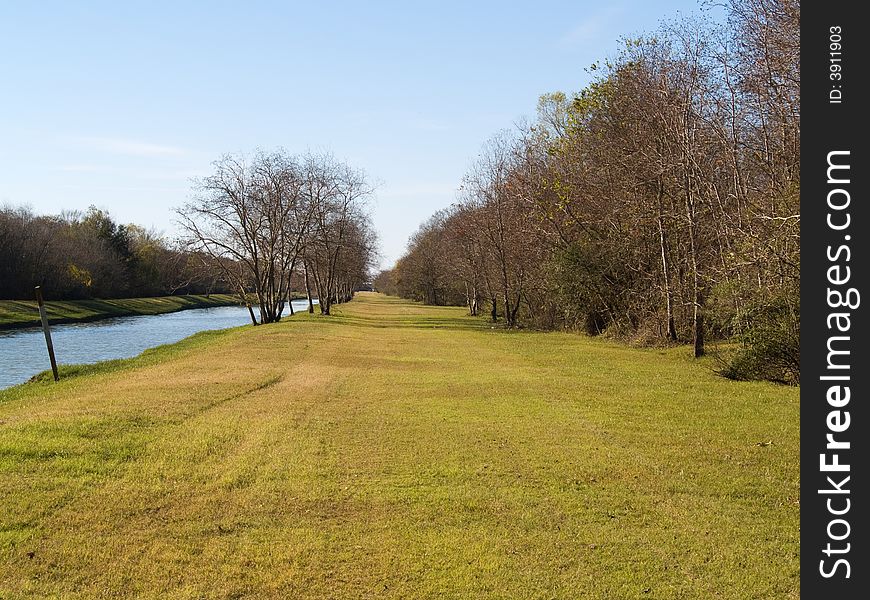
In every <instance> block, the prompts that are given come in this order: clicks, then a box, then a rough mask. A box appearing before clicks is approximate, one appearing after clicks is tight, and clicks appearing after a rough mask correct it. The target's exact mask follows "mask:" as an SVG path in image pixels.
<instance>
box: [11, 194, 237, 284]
mask: <svg viewBox="0 0 870 600" xmlns="http://www.w3.org/2000/svg"><path fill="white" fill-rule="evenodd" d="M210 267H212V265H209V262H208V260H207V257H205V256H202V255H197V254H196V253H191V252H189V251H187V250H186V249H185V248H184V247H183V245H182V244H180V243H178V242H173V241H171V240H168V239H166V238H165V237H163V236H161V235H159V234H157V233H155V232H153V231H149V230H147V229H144V228H142V227H139V226H137V225H133V224H128V225H124V224H119V223H117V222H116V221H115V220H114V219H113V218H112V217H111V215H110V214H109V213H108V212H106V211H104V210H100V209H98V208H96V207H93V206H92V207H90V208H89V209H88V210H87V211H86V212H84V213H82V212H65V213H62V214H60V215H36V214H34V213H33V211H32V210H30V209H28V208H25V207H10V206H5V207H0V299H4V300H14V299H24V298H33V289H34V287H35V286H41V287H42V288H43V292H44V294H45V296H46V298H49V299H54V300H61V299H63V300H66V299H85V298H127V297H144V296H168V295H173V294H207V293H211V292H226V291H228V288H227V286H226V285H225V284H224V283H223V282H222V281H221V279H220V277H219V276H218V275H217V273H216V272H215V270H214V268H210Z"/></svg>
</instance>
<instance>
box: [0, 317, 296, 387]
mask: <svg viewBox="0 0 870 600" xmlns="http://www.w3.org/2000/svg"><path fill="white" fill-rule="evenodd" d="M307 309H308V301H306V300H294V301H293V310H295V311H302V312H304V311H305V310H307ZM254 313H255V314H256V313H257V309H256V308H254ZM289 314H290V311H289V309H285V310H284V316H285V317H286V316H287V315H289ZM258 318H259V315H258ZM250 322H251V318H250V316H249V315H248V309H247V308H245V307H242V306H221V307H217V308H196V309H191V310H182V311H179V312H174V313H169V314H165V315H150V316H141V317H118V318H114V319H105V320H102V321H94V322H92V323H70V324H68V325H53V326H52V327H51V341H52V342H53V344H54V353H55V356H56V358H57V362H58V364H68V365H70V364H82V363H95V362H99V361H101V360H109V359H113V358H129V357H131V356H136V355H137V354H140V353H141V352H142V351H143V350H147V349H148V348H153V347H154V346H160V345H161V344H170V343H172V342H177V341H178V340H181V339H183V338H186V337H187V336H189V335H193V334H194V333H197V332H199V331H205V330H208V329H227V328H228V327H238V326H239V325H246V324H249V323H250ZM50 368H51V364H50V363H49V361H48V351H47V350H46V349H45V337H44V336H43V334H42V329H41V328H38V327H36V328H31V329H17V330H12V331H0V389H2V388H6V387H9V386H12V385H15V384H18V383H22V382H25V381H27V380H28V379H30V378H31V377H32V376H33V375H35V374H37V373H39V372H40V371H44V370H46V369H50Z"/></svg>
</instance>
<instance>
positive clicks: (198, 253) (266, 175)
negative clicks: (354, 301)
mask: <svg viewBox="0 0 870 600" xmlns="http://www.w3.org/2000/svg"><path fill="white" fill-rule="evenodd" d="M213 167H214V169H213V173H212V174H211V175H209V176H207V177H204V178H202V179H200V180H197V181H195V183H194V189H193V195H192V198H191V200H190V201H189V202H188V203H187V204H186V205H185V206H183V207H181V208H180V209H178V210H177V217H178V221H179V222H180V225H181V229H182V235H181V236H179V237H178V238H177V239H174V240H171V239H168V238H166V237H164V236H161V235H158V234H156V233H154V232H151V231H148V230H146V229H144V228H142V227H139V226H137V225H133V224H128V225H124V224H119V223H117V222H116V221H115V220H113V219H112V217H111V216H110V215H109V214H108V213H107V212H106V211H104V210H101V209H98V208H95V207H90V208H89V209H88V210H87V211H86V212H85V213H79V212H66V213H63V214H60V215H50V216H44V215H35V214H34V213H33V212H32V211H31V210H29V209H27V208H21V207H19V208H13V207H2V208H0V299H23V298H31V297H32V296H33V289H34V287H35V286H37V285H39V286H42V287H43V289H44V293H45V296H46V297H47V298H49V299H83V298H121V297H137V296H143V297H144V296H162V295H173V294H201V293H212V292H215V293H218V292H224V293H235V294H238V296H239V298H240V299H241V300H242V301H243V302H245V303H247V304H248V306H249V309H250V314H251V319H252V321H253V322H254V323H255V324H257V323H271V322H275V321H278V320H279V319H280V316H281V313H282V312H283V310H284V308H285V307H286V304H287V302H288V300H289V299H290V297H291V294H292V293H293V292H305V293H306V295H307V297H308V304H309V310H310V311H311V312H314V310H315V308H314V307H315V303H314V300H315V299H317V305H318V306H319V309H320V311H321V312H322V313H323V314H327V315H328V314H330V311H331V308H332V306H333V305H334V304H336V303H339V302H345V301H347V300H349V299H350V298H351V297H352V296H353V294H354V292H355V291H356V290H357V289H358V288H359V287H361V286H362V285H363V284H365V283H367V282H368V281H369V280H370V270H371V269H372V266H373V264H374V261H375V260H376V257H377V237H376V235H375V233H374V230H373V228H372V226H371V221H370V217H369V214H368V208H367V205H368V200H369V198H370V196H371V194H372V187H371V185H370V184H369V183H368V182H367V180H366V177H365V175H364V174H363V173H362V172H361V171H358V170H355V169H353V168H352V167H350V166H349V165H347V164H344V163H342V162H340V161H337V160H336V159H335V158H333V157H332V156H330V155H327V154H321V155H316V154H306V155H304V156H293V155H289V154H287V153H286V152H284V151H283V150H277V151H274V152H262V151H260V152H257V153H255V155H254V156H253V157H252V158H251V159H250V160H248V159H246V158H245V157H244V156H240V155H226V156H224V157H222V158H221V159H219V160H218V161H216V162H215V163H214V164H213ZM251 298H255V303H256V305H257V307H258V312H259V315H255V313H254V310H253V308H252V307H251V304H250V302H249V301H250V300H251ZM291 311H292V307H291Z"/></svg>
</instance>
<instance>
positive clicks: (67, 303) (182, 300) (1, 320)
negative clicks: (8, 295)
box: [0, 294, 239, 329]
mask: <svg viewBox="0 0 870 600" xmlns="http://www.w3.org/2000/svg"><path fill="white" fill-rule="evenodd" d="M234 304H239V299H238V298H237V297H236V296H233V295H231V294H211V295H210V296H196V295H188V296H162V297H159V298H119V299H116V300H99V299H92V300H51V301H48V302H46V303H45V313H46V316H47V317H48V321H49V323H51V324H57V323H76V322H84V321H98V320H100V319H107V318H110V317H129V316H131V315H160V314H163V313H170V312H176V311H179V310H186V309H189V308H209V307H212V306H232V305H234ZM39 324H40V321H39V309H38V308H37V306H36V301H35V300H33V301H31V300H0V329H19V328H22V327H36V326H38V325H39Z"/></svg>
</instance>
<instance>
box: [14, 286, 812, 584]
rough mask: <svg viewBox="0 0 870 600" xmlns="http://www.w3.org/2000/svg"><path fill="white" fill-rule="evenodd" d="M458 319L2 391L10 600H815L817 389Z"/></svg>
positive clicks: (269, 334)
mask: <svg viewBox="0 0 870 600" xmlns="http://www.w3.org/2000/svg"><path fill="white" fill-rule="evenodd" d="M685 353H686V351H685V349H676V350H673V349H672V350H666V351H661V350H637V349H631V348H626V347H623V346H619V345H615V344H609V343H606V342H603V341H600V340H595V339H589V338H586V337H583V336H579V335H571V334H562V333H536V332H524V331H520V332H508V331H504V330H501V329H493V328H491V327H490V325H489V324H487V323H485V322H483V321H481V320H477V319H472V318H470V317H465V316H464V315H463V310H462V309H458V308H436V307H424V306H421V305H416V304H410V303H406V302H403V301H399V300H396V299H391V298H386V297H384V296H379V295H374V294H360V295H358V297H357V299H355V300H354V301H353V302H351V303H349V304H346V305H343V306H341V307H338V310H337V315H336V316H333V317H319V316H309V315H307V314H301V315H297V316H296V317H293V318H292V319H289V320H287V321H285V322H282V323H279V324H276V325H269V326H261V327H256V328H255V327H246V328H239V329H235V330H230V331H227V332H223V333H219V334H215V333H210V334H205V335H199V336H194V337H193V338H190V339H188V340H186V341H184V342H181V343H180V344H177V345H175V346H170V347H165V348H161V349H158V350H155V351H151V352H149V353H146V354H145V355H143V356H142V357H141V358H138V359H133V360H131V361H129V362H126V363H123V364H121V365H118V364H114V365H113V366H112V367H111V369H109V370H108V371H107V372H103V373H100V372H92V373H87V372H86V373H85V374H83V375H81V376H78V377H73V378H70V379H68V380H66V381H62V382H61V383H60V384H53V383H49V382H45V383H34V384H27V385H24V386H19V387H17V388H14V389H12V390H9V391H7V392H5V393H2V394H0V506H2V507H3V510H2V513H0V597H4V598H19V597H21V598H23V597H35V596H39V597H45V596H49V597H51V596H54V597H82V598H84V597H97V596H99V597H123V596H134V595H135V596H140V597H143V598H260V597H263V598H269V597H272V598H436V597H437V598H571V599H573V598H616V599H620V598H664V599H670V598H705V599H706V598H746V599H758V598H765V599H767V598H798V597H799V556H798V555H799V503H798V490H799V454H798V446H799V440H798V438H799V427H798V411H799V401H798V390H796V389H792V388H786V387H778V386H774V385H770V384H765V383H739V382H733V381H728V380H725V379H722V378H720V377H717V376H716V375H714V374H713V373H712V372H711V371H710V370H709V369H708V368H707V367H705V366H703V365H699V364H697V363H695V362H693V361H691V360H689V359H687V358H684V355H685Z"/></svg>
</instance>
